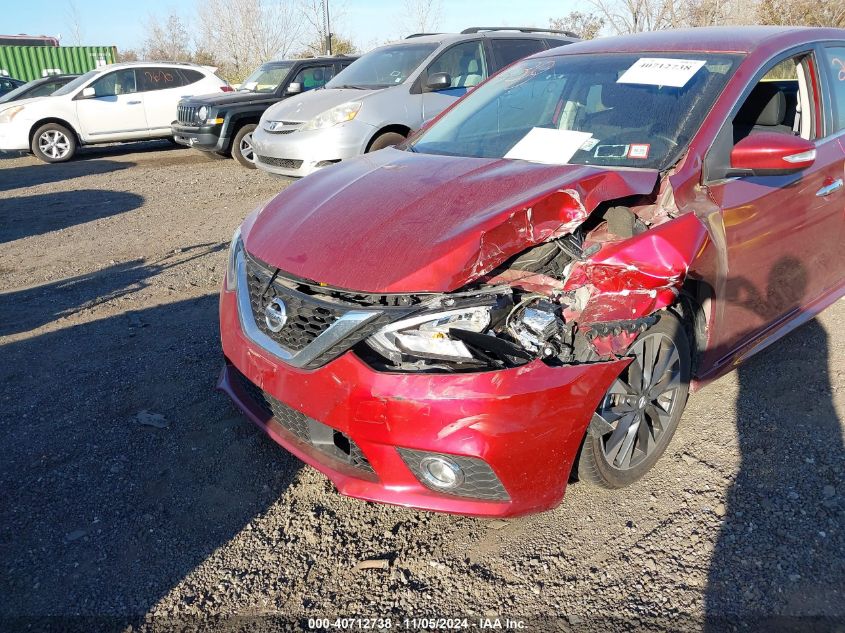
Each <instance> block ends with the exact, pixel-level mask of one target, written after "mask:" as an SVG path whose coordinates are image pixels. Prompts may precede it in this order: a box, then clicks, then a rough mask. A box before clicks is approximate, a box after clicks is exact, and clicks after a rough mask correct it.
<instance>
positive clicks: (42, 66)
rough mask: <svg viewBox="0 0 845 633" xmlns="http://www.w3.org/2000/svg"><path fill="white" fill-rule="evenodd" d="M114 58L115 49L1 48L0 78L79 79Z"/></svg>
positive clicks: (59, 47)
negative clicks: (59, 76)
mask: <svg viewBox="0 0 845 633" xmlns="http://www.w3.org/2000/svg"><path fill="white" fill-rule="evenodd" d="M116 58H117V48H115V47H114V46H0V75H9V76H10V77H14V78H15V79H23V80H24V81H32V80H33V79H38V78H40V77H44V76H45V75H52V74H57V73H68V74H75V75H81V74H82V73H86V72H88V71H89V70H94V69H95V68H97V67H99V66H105V65H106V64H113V63H114V62H115V59H116Z"/></svg>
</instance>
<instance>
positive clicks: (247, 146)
mask: <svg viewBox="0 0 845 633" xmlns="http://www.w3.org/2000/svg"><path fill="white" fill-rule="evenodd" d="M239 149H240V152H241V156H243V157H244V158H246V159H247V160H248V161H251V162H253V163H254V162H255V151H254V150H253V149H252V134H251V133H250V134H244V136H243V138H242V139H241V144H240V148H239Z"/></svg>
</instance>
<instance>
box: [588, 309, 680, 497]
mask: <svg viewBox="0 0 845 633" xmlns="http://www.w3.org/2000/svg"><path fill="white" fill-rule="evenodd" d="M628 355H629V356H631V357H632V358H633V360H632V361H631V364H630V365H628V367H626V368H625V370H624V371H623V372H622V373H621V374H620V375H619V377H618V378H617V379H616V380H615V381H614V382H613V384H612V385H611V386H610V388H609V389H608V391H607V393H606V394H605V395H604V397H603V398H602V401H601V403H600V404H599V407H598V409H597V410H596V413H595V415H594V416H593V421H592V423H591V424H590V429H589V430H588V431H587V436H586V437H585V438H584V444H583V446H582V447H581V457H580V460H579V462H578V478H579V479H581V480H583V481H587V482H589V483H592V484H595V485H598V486H601V487H603V488H623V487H625V486H629V485H630V484H632V483H634V482H635V481H637V480H638V479H640V478H641V477H642V476H643V475H645V474H646V473H647V472H648V471H649V470H650V469H651V468H652V466H654V464H655V463H656V462H657V460H658V459H660V456H661V455H663V452H664V451H665V450H666V447H667V446H668V445H669V442H670V441H671V439H672V436H673V435H674V434H675V430H676V429H677V428H678V423H679V422H680V420H681V415H682V414H683V412H684V406H685V405H686V401H687V396H688V395H689V380H690V346H689V340H688V339H687V335H686V333H685V331H684V328H683V326H682V325H681V322H680V321H679V320H678V319H677V317H675V316H674V315H672V314H670V313H668V312H664V313H663V314H662V315H661V317H660V320H659V321H658V322H657V323H655V324H654V325H653V326H652V327H651V328H649V329H648V330H646V331H645V332H644V333H643V334H642V335H640V336H639V337H638V338H637V340H636V341H635V342H634V344H633V345H632V346H631V349H630V350H629V352H628Z"/></svg>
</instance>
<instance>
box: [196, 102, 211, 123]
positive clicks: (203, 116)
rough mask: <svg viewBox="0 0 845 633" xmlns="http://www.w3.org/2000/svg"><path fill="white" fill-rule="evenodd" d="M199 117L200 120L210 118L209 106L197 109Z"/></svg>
mask: <svg viewBox="0 0 845 633" xmlns="http://www.w3.org/2000/svg"><path fill="white" fill-rule="evenodd" d="M197 117H199V120H200V121H205V120H206V119H207V118H208V108H207V107H206V106H202V107H201V108H200V109H199V110H197Z"/></svg>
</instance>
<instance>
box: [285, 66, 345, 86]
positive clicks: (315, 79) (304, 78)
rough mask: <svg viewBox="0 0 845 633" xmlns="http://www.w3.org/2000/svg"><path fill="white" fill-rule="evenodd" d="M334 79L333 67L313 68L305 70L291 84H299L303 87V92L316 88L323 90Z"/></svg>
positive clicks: (297, 74)
mask: <svg viewBox="0 0 845 633" xmlns="http://www.w3.org/2000/svg"><path fill="white" fill-rule="evenodd" d="M332 77H334V67H333V66H311V67H310V68H303V69H302V70H300V71H299V72H298V73H296V77H294V78H293V81H292V82H291V83H298V84H299V85H300V86H302V91H303V92H305V91H306V90H314V89H315V88H322V87H323V86H325V85H326V82H327V81H328V80H329V79H331V78H332Z"/></svg>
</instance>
